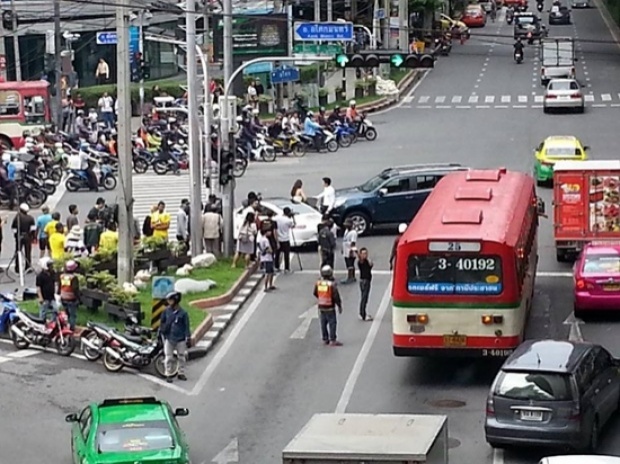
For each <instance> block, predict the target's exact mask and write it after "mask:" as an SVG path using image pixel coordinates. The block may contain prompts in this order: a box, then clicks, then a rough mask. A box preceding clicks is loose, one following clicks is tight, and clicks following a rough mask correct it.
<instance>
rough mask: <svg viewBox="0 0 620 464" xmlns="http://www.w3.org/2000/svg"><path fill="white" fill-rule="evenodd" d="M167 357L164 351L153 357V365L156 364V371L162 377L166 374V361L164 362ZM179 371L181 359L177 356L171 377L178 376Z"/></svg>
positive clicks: (173, 363)
mask: <svg viewBox="0 0 620 464" xmlns="http://www.w3.org/2000/svg"><path fill="white" fill-rule="evenodd" d="M164 360H165V358H164V355H163V353H160V354H158V355H157V356H156V357H155V359H153V366H155V372H157V375H159V376H160V377H164V378H165V377H167V376H166V363H165V362H164ZM178 373H179V359H178V358H177V357H176V356H175V357H174V361H173V362H172V372H170V377H176V376H177V374H178Z"/></svg>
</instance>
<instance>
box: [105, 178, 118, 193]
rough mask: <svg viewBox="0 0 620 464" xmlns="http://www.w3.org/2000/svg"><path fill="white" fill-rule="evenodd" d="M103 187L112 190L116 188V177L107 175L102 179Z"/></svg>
mask: <svg viewBox="0 0 620 464" xmlns="http://www.w3.org/2000/svg"><path fill="white" fill-rule="evenodd" d="M103 188H104V189H106V190H114V189H115V188H116V178H115V177H114V176H107V177H105V178H104V179H103Z"/></svg>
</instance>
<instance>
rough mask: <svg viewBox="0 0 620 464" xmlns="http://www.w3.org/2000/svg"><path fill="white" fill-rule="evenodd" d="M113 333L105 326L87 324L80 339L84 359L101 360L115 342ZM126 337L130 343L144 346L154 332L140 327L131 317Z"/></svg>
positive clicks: (110, 328) (96, 323)
mask: <svg viewBox="0 0 620 464" xmlns="http://www.w3.org/2000/svg"><path fill="white" fill-rule="evenodd" d="M113 331H114V329H113V328H112V327H108V326H107V325H105V324H100V323H98V322H91V321H89V322H87V323H86V329H84V330H83V331H82V334H81V337H80V343H81V346H82V353H83V354H84V357H85V358H86V359H87V360H89V361H91V362H95V361H97V360H99V359H100V358H101V357H102V356H103V355H104V354H105V349H106V347H108V346H110V345H111V342H112V341H113V340H114V338H113V337H112V332H113ZM124 335H125V337H126V338H127V339H128V340H130V341H133V342H135V343H138V344H144V343H145V342H146V341H148V340H150V339H151V336H152V331H151V329H149V328H147V327H142V326H140V325H139V324H138V320H137V319H136V318H135V317H133V316H131V317H130V318H129V319H128V320H127V321H126V322H125V334H124Z"/></svg>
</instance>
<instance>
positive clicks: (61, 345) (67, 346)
mask: <svg viewBox="0 0 620 464" xmlns="http://www.w3.org/2000/svg"><path fill="white" fill-rule="evenodd" d="M74 350H75V339H74V338H73V337H72V336H69V337H64V338H63V339H62V340H61V339H60V338H57V339H56V351H58V354H59V355H61V356H71V353H73V351H74Z"/></svg>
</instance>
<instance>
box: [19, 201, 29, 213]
mask: <svg viewBox="0 0 620 464" xmlns="http://www.w3.org/2000/svg"><path fill="white" fill-rule="evenodd" d="M19 210H20V211H21V212H22V213H27V212H28V211H30V206H28V205H27V204H26V203H22V204H21V205H19Z"/></svg>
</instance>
